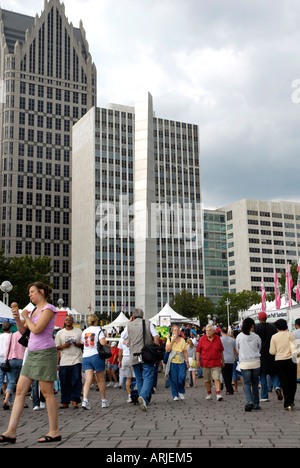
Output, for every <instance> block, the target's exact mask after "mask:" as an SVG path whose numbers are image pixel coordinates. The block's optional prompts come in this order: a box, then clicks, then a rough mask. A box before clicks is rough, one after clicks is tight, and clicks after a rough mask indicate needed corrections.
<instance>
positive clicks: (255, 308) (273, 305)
mask: <svg viewBox="0 0 300 468" xmlns="http://www.w3.org/2000/svg"><path fill="white" fill-rule="evenodd" d="M292 305H293V306H295V305H297V302H295V301H294V300H293V301H292ZM288 306H289V305H288V304H287V303H286V301H285V296H282V297H281V307H280V309H286V308H287V307H288ZM271 310H276V301H272V302H269V301H267V302H266V312H267V311H271ZM249 311H253V312H261V302H259V303H258V304H253V305H252V306H251V307H250V309H249Z"/></svg>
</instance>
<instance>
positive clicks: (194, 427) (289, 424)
mask: <svg viewBox="0 0 300 468" xmlns="http://www.w3.org/2000/svg"><path fill="white" fill-rule="evenodd" d="M198 380H199V384H198V381H197V385H198V387H197V388H196V389H187V390H186V397H185V400H184V401H178V402H174V401H173V399H172V397H171V391H170V389H165V388H164V377H163V375H162V374H160V375H159V384H158V390H157V393H156V394H155V395H154V396H153V399H152V402H151V405H150V406H149V408H148V410H147V412H143V411H141V410H140V409H139V406H138V405H136V406H134V405H133V404H127V403H126V398H127V396H126V391H124V390H123V389H121V390H120V389H110V388H108V389H107V398H108V400H109V403H110V406H109V408H106V409H102V408H101V399H100V394H99V392H97V391H95V390H91V392H90V402H91V405H92V410H91V411H83V410H82V409H81V408H79V409H78V410H74V409H73V408H71V407H70V408H68V409H67V410H59V426H60V428H61V433H62V437H63V440H62V441H61V442H60V443H57V444H54V445H53V446H52V447H55V448H68V447H70V448H103V449H107V450H113V449H115V450H121V449H124V450H125V449H126V450H131V449H134V448H136V449H137V450H138V449H147V450H151V449H152V450H156V449H159V448H162V449H172V450H176V449H193V448H231V447H232V448H270V447H274V448H284V447H286V448H290V447H291V448H292V447H298V446H299V444H300V427H299V426H300V418H299V416H300V409H299V408H300V398H299V388H300V386H298V390H297V395H296V407H295V408H294V410H293V411H291V412H286V411H284V409H283V404H282V402H279V401H278V400H277V398H276V396H275V395H274V394H270V400H271V401H270V402H268V403H267V404H265V405H262V411H260V412H251V413H245V411H244V404H245V397H244V392H243V389H242V386H241V385H239V391H238V392H237V393H235V394H234V395H232V396H230V397H227V396H226V395H225V394H224V400H223V401H222V402H217V401H216V400H215V398H213V400H212V401H209V402H208V401H206V400H205V388H204V384H203V381H202V379H198ZM57 399H58V402H59V403H60V401H59V399H60V394H58V395H57ZM27 403H28V404H29V406H30V408H29V409H26V410H24V412H23V414H22V417H21V421H20V425H19V429H18V438H17V444H16V445H14V446H6V445H2V446H1V448H6V449H7V448H8V449H9V448H12V447H13V448H15V449H16V448H25V447H26V448H27V447H28V448H42V446H41V445H40V444H37V439H38V438H39V437H40V436H41V435H43V434H46V433H47V432H48V417H47V412H46V411H40V412H33V411H32V404H31V402H30V401H29V399H28V401H27ZM9 417H10V411H3V410H2V408H1V407H0V432H1V433H2V432H4V430H5V429H6V427H7V425H8V422H9Z"/></svg>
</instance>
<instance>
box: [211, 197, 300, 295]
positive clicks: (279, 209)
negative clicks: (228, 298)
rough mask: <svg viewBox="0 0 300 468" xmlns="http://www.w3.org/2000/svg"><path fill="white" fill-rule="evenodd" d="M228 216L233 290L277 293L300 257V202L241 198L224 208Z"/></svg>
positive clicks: (230, 277) (228, 244)
mask: <svg viewBox="0 0 300 468" xmlns="http://www.w3.org/2000/svg"><path fill="white" fill-rule="evenodd" d="M220 211H223V212H224V214H225V216H226V231H227V254H228V275H229V290H230V292H241V291H243V290H256V291H260V288H261V283H262V278H264V282H265V289H266V291H267V292H274V278H275V271H277V273H278V277H280V274H281V273H284V274H285V272H286V266H287V263H298V261H299V258H300V203H294V202H285V201H279V202H267V201H258V200H248V199H244V200H240V201H237V202H235V203H232V204H230V205H227V206H225V207H224V208H221V209H220Z"/></svg>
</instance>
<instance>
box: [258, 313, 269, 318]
mask: <svg viewBox="0 0 300 468" xmlns="http://www.w3.org/2000/svg"><path fill="white" fill-rule="evenodd" d="M258 318H259V320H267V318H268V316H267V314H266V313H265V312H260V313H259V314H258Z"/></svg>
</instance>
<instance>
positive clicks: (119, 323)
mask: <svg viewBox="0 0 300 468" xmlns="http://www.w3.org/2000/svg"><path fill="white" fill-rule="evenodd" d="M128 322H129V319H128V318H127V317H126V315H125V314H123V312H121V313H120V315H119V316H118V317H117V318H116V320H114V321H113V322H111V323H110V324H108V325H105V326H104V327H102V328H104V330H106V331H107V332H110V331H111V330H112V328H113V327H115V328H120V327H126V325H127V323H128Z"/></svg>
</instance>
